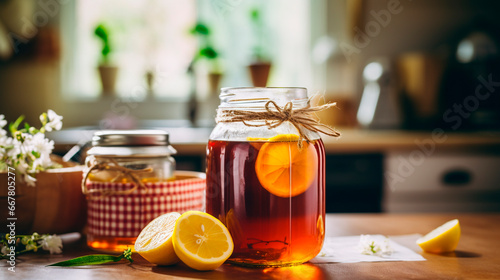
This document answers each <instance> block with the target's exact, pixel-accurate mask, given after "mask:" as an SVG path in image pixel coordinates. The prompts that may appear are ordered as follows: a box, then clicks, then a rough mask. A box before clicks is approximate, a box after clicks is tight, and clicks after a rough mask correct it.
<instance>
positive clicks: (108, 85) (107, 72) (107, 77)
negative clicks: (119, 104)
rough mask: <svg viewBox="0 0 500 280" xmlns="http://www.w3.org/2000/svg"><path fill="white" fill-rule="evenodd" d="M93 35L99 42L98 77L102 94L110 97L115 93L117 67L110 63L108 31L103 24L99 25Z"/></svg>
mask: <svg viewBox="0 0 500 280" xmlns="http://www.w3.org/2000/svg"><path fill="white" fill-rule="evenodd" d="M94 35H95V36H96V37H97V38H99V39H100V40H101V43H102V49H101V59H100V62H99V67H98V69H99V76H100V77H101V85H102V93H103V94H104V95H112V94H114V93H115V85H116V77H117V75H118V67H117V66H116V65H114V64H112V63H111V61H110V56H111V52H112V48H111V43H110V36H109V30H108V28H107V27H106V26H104V24H99V25H98V26H97V27H96V29H95V30H94Z"/></svg>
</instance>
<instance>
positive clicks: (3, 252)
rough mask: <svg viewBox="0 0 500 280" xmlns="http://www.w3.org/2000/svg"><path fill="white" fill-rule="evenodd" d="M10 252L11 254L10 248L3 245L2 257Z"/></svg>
mask: <svg viewBox="0 0 500 280" xmlns="http://www.w3.org/2000/svg"><path fill="white" fill-rule="evenodd" d="M9 252H10V249H9V246H5V245H3V246H2V250H1V253H2V255H7V254H8V253H9Z"/></svg>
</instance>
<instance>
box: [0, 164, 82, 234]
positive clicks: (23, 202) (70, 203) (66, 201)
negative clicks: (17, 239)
mask: <svg viewBox="0 0 500 280" xmlns="http://www.w3.org/2000/svg"><path fill="white" fill-rule="evenodd" d="M82 170H83V166H73V167H66V168H58V169H50V170H48V171H46V172H41V173H38V174H36V179H37V181H36V185H35V186H34V187H31V186H28V185H26V184H25V183H20V178H19V177H17V176H16V190H15V191H16V194H15V196H14V198H15V210H14V213H15V215H14V216H10V215H9V211H8V208H7V207H8V206H9V205H8V173H0V224H1V225H2V228H3V229H4V230H5V231H6V230H8V228H7V225H8V224H10V222H15V225H16V226H15V233H16V234H32V233H33V232H38V233H40V234H44V233H50V234H54V233H67V232H74V231H81V230H82V228H83V226H84V225H85V222H86V201H85V197H84V196H83V194H82V191H81V187H80V185H81V181H82ZM12 217H15V218H17V220H15V221H14V220H7V218H12Z"/></svg>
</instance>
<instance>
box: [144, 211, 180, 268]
mask: <svg viewBox="0 0 500 280" xmlns="http://www.w3.org/2000/svg"><path fill="white" fill-rule="evenodd" d="M180 216H181V214H179V213H177V212H171V213H167V214H163V215H161V216H159V217H158V218H156V219H154V220H152V221H151V222H150V223H149V224H148V225H147V226H146V227H145V228H144V229H143V230H142V231H141V233H140V234H139V237H137V240H136V241H135V245H134V248H135V251H136V252H137V253H139V255H141V256H142V257H143V258H145V259H146V260H147V261H149V262H150V263H154V264H158V265H172V264H175V263H177V262H178V261H179V258H178V257H177V255H176V254H175V252H174V247H173V244H172V233H173V232H174V227H175V221H176V220H177V218H179V217H180Z"/></svg>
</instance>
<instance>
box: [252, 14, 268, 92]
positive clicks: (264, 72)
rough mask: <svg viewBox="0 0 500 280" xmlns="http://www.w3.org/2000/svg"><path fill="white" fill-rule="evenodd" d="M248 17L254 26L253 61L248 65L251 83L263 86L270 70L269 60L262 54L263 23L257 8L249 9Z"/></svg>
mask: <svg viewBox="0 0 500 280" xmlns="http://www.w3.org/2000/svg"><path fill="white" fill-rule="evenodd" d="M250 19H251V21H252V23H253V24H252V26H253V28H254V32H255V37H256V44H255V46H254V47H253V61H252V62H251V63H250V65H248V69H249V71H250V77H251V78H252V84H253V85H254V86H255V87H265V86H266V85H267V81H268V78H269V72H270V70H271V61H270V59H268V58H267V57H266V55H265V54H264V46H263V41H264V34H263V31H264V23H263V20H262V15H261V12H260V10H259V9H257V8H255V9H253V10H251V11H250Z"/></svg>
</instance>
